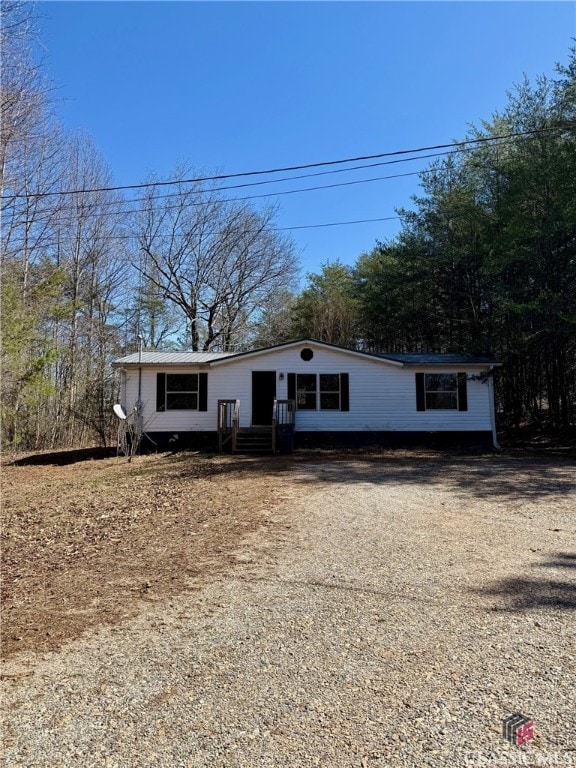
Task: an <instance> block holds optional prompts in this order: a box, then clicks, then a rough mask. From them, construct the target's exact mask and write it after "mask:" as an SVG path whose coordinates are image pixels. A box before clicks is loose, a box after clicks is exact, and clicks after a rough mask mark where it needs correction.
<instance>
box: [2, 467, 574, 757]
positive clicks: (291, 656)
mask: <svg viewBox="0 0 576 768" xmlns="http://www.w3.org/2000/svg"><path fill="white" fill-rule="evenodd" d="M247 482H249V480H247ZM277 482H278V487H277V497H278V502H279V503H278V504H277V506H276V507H275V509H274V510H273V511H272V512H271V513H270V517H269V520H268V521H267V524H266V525H265V526H263V528H262V529H261V530H260V531H258V532H257V533H255V534H252V535H251V536H250V537H249V538H248V539H246V540H244V541H243V542H241V545H240V546H239V548H238V551H237V555H236V560H237V564H236V565H235V566H234V567H233V568H232V569H231V570H230V571H229V572H228V573H222V574H221V575H220V576H219V577H217V578H215V579H212V580H211V581H210V582H209V583H207V584H200V583H194V581H192V582H191V584H190V590H189V591H187V592H186V593H185V594H182V595H179V596H178V597H175V598H173V599H171V600H170V601H167V602H159V603H157V604H152V605H149V606H148V607H147V608H146V610H145V611H143V612H142V613H140V615H139V616H138V617H137V618H136V619H133V620H130V621H129V622H126V623H124V624H122V625H119V626H116V627H108V628H101V629H98V630H96V631H92V632H91V633H90V634H87V635H85V636H84V637H82V638H80V639H79V640H76V641H73V642H70V643H69V644H68V645H67V646H65V647H64V648H63V649H62V650H61V651H60V652H57V653H50V654H45V655H42V656H39V657H38V656H33V655H28V656H24V655H23V656H20V657H17V658H16V659H14V660H12V661H10V662H8V663H7V665H6V668H5V674H4V677H5V680H6V681H7V682H6V692H5V695H4V704H3V709H4V719H5V723H4V735H5V750H4V754H5V761H6V765H7V766H46V767H47V768H48V767H49V768H57V766H65V767H66V768H69V767H70V768H84V766H86V767H87V768H96V767H99V766H107V767H109V768H112V767H113V766H118V767H119V768H122V767H124V766H130V767H132V766H133V767H134V768H140V767H141V766H166V767H167V768H170V767H171V766H190V767H191V768H192V767H193V768H201V767H202V768H204V767H206V768H208V766H210V768H217V767H219V766H225V767H226V768H240V767H241V766H242V767H244V766H246V767H248V766H250V767H253V768H266V767H267V766H270V767H272V766H274V768H280V767H282V768H291V767H294V768H299V767H300V766H326V767H327V768H340V766H342V767H344V766H358V768H361V767H362V766H365V767H367V768H373V767H374V766H390V767H392V768H394V767H395V766H402V767H404V766H407V767H408V768H412V766H451V767H452V766H454V767H455V768H460V767H461V766H466V765H470V766H476V765H478V766H480V765H511V766H512V765H535V766H536V765H538V766H540V765H575V766H576V714H575V699H576V579H575V576H576V494H575V484H576V472H575V471H574V469H573V468H572V467H571V466H569V465H568V464H567V463H562V462H557V463H553V462H550V461H541V460H536V459H535V460H525V459H522V460H519V459H518V460H517V459H514V458H485V459H483V458H479V459H453V460H446V459H434V458H430V459H426V458H418V459H410V458H402V459H390V460H383V461H382V460H380V461H375V460H361V459H358V458H355V459H350V460H340V461H331V460H327V459H325V460H313V461H310V462H308V463H306V462H303V463H295V464H294V465H293V466H291V465H290V464H289V463H288V464H287V471H286V472H285V473H283V474H282V475H281V476H280V479H279V480H278V481H277ZM517 711H519V712H521V713H523V714H525V715H527V716H529V717H531V718H533V720H534V723H535V734H536V735H535V739H534V740H533V741H531V742H530V743H529V744H527V745H526V746H525V747H522V748H518V747H516V746H512V745H509V744H508V743H507V742H505V741H504V740H503V739H502V736H501V721H502V719H503V718H505V717H506V716H508V715H510V714H511V713H513V712H517Z"/></svg>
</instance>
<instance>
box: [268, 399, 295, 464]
mask: <svg viewBox="0 0 576 768" xmlns="http://www.w3.org/2000/svg"><path fill="white" fill-rule="evenodd" d="M295 423H296V400H274V406H273V408H272V453H276V437H277V431H278V427H293V426H294V424H295Z"/></svg>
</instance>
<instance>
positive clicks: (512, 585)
mask: <svg viewBox="0 0 576 768" xmlns="http://www.w3.org/2000/svg"><path fill="white" fill-rule="evenodd" d="M534 568H543V569H553V570H556V569H568V570H567V571H566V570H564V572H563V573H562V577H561V578H556V574H553V573H550V574H547V575H545V576H538V577H535V578H518V579H503V580H502V581H499V582H496V583H495V584H492V585H491V586H488V587H483V588H482V589H476V590H474V591H475V592H476V594H480V595H483V596H485V597H495V598H498V600H499V603H500V604H499V605H496V606H494V608H493V610H496V611H511V612H514V613H516V612H519V611H529V610H533V609H538V608H558V609H560V610H576V554H574V553H569V552H558V553H555V554H553V556H552V559H550V560H547V561H545V562H543V563H538V564H537V565H535V566H534ZM570 569H572V570H574V571H575V573H574V574H571V573H570ZM571 577H572V578H571Z"/></svg>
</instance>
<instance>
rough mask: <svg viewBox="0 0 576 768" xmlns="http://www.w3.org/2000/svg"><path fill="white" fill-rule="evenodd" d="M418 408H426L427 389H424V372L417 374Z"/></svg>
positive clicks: (422, 409) (420, 409)
mask: <svg viewBox="0 0 576 768" xmlns="http://www.w3.org/2000/svg"><path fill="white" fill-rule="evenodd" d="M416 410H417V411H425V410H426V391H425V389H424V374H423V373H417V374H416Z"/></svg>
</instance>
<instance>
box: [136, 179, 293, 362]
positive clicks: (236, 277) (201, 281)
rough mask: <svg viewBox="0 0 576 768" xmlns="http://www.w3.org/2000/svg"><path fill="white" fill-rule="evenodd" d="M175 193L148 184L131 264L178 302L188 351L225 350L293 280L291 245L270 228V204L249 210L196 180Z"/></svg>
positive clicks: (237, 341) (272, 213)
mask: <svg viewBox="0 0 576 768" xmlns="http://www.w3.org/2000/svg"><path fill="white" fill-rule="evenodd" d="M183 175H184V174H183V172H181V173H180V175H179V178H183ZM188 175H190V174H188ZM175 192H176V193H175V194H171V195H169V196H163V193H162V192H159V191H158V188H157V187H149V188H148V191H147V194H146V197H145V200H144V201H143V202H142V205H141V210H140V213H139V214H138V216H137V218H136V223H135V236H136V239H137V242H138V246H139V248H140V254H141V255H140V258H139V260H137V261H136V262H135V266H136V267H137V269H139V270H140V271H141V273H142V274H143V275H144V276H145V278H146V279H147V280H150V281H151V282H152V283H153V284H154V285H156V286H157V287H158V288H159V289H160V291H161V293H162V296H163V298H165V299H167V300H168V301H170V302H172V303H173V304H174V305H175V306H177V307H178V308H179V310H180V311H181V313H182V315H183V317H184V318H185V319H186V323H187V334H186V336H187V340H188V345H189V346H190V347H191V348H192V349H193V350H199V349H203V350H212V349H223V350H228V349H230V348H231V347H232V346H233V345H236V344H241V343H242V342H243V341H244V340H245V331H246V328H247V326H248V325H249V324H250V323H251V321H253V320H254V319H255V317H256V316H257V314H258V312H259V310H260V308H261V307H262V306H263V305H264V304H265V303H266V302H267V301H268V299H269V297H270V296H271V295H273V294H274V293H276V292H279V291H284V290H286V289H287V288H289V287H290V286H291V285H292V284H293V281H294V279H295V275H296V273H297V266H296V261H295V258H294V249H293V244H292V242H291V240H290V238H288V237H286V236H284V235H282V234H281V233H279V232H278V231H276V230H275V229H274V217H275V209H274V207H267V208H264V209H263V210H255V209H254V208H252V207H251V206H250V205H248V204H246V203H239V202H234V201H230V200H227V199H226V198H225V196H224V194H223V192H222V191H220V190H219V189H218V187H217V186H208V185H207V184H205V183H201V182H195V183H184V182H179V183H178V184H177V185H176V190H175Z"/></svg>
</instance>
